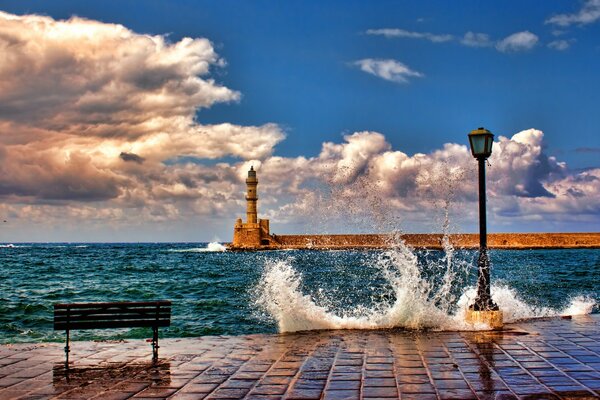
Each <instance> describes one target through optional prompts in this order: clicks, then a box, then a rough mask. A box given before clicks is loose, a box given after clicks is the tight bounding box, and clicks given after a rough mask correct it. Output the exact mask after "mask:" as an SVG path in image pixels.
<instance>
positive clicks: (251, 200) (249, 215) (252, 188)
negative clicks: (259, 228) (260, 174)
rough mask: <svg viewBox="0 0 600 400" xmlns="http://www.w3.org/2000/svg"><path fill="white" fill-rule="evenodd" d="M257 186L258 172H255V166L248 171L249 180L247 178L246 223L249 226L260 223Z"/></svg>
mask: <svg viewBox="0 0 600 400" xmlns="http://www.w3.org/2000/svg"><path fill="white" fill-rule="evenodd" d="M257 186H258V179H256V171H255V170H254V166H251V167H250V171H248V178H246V222H247V223H249V224H256V223H257V222H258V213H257V211H256V205H257V204H256V203H258V194H257V193H256V187H257Z"/></svg>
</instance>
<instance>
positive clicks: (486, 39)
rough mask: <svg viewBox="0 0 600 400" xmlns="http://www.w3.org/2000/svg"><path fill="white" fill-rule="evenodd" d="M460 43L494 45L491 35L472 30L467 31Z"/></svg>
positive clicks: (472, 45) (482, 45) (479, 45)
mask: <svg viewBox="0 0 600 400" xmlns="http://www.w3.org/2000/svg"><path fill="white" fill-rule="evenodd" d="M460 43H461V44H463V45H465V46H468V47H489V46H492V45H493V43H492V41H491V40H490V35H488V34H485V33H475V32H470V31H469V32H467V33H465V36H464V37H463V38H462V40H461V41H460Z"/></svg>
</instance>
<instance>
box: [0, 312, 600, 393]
mask: <svg viewBox="0 0 600 400" xmlns="http://www.w3.org/2000/svg"><path fill="white" fill-rule="evenodd" d="M508 328H510V329H511V330H510V331H505V332H489V333H476V332H439V333H435V332H421V333H415V332H405V331H325V332H311V333H301V334H288V335H250V336H233V337H201V338H197V339H165V340H161V342H160V344H161V349H160V361H159V363H158V364H157V365H155V366H153V365H152V363H151V360H150V358H151V349H150V345H149V343H146V342H145V341H142V340H128V341H126V342H114V343H113V342H72V343H71V347H72V353H71V360H72V361H73V365H72V368H71V372H70V373H69V374H67V373H66V372H65V369H64V366H63V362H64V358H63V357H64V354H63V349H62V347H63V344H60V343H45V344H29V345H23V344H18V345H2V346H0V399H13V398H22V399H47V398H61V399H63V398H64V399H87V398H96V399H108V400H110V399H125V398H134V399H143V398H146V399H150V398H151V399H157V398H172V399H204V398H207V399H240V398H248V399H359V398H364V399H367V398H371V399H382V398H402V399H407V400H408V399H575V398H577V399H585V398H600V329H599V328H600V316H599V315H592V316H582V317H574V318H573V319H548V320H538V321H535V322H528V323H521V324H514V325H510V326H508Z"/></svg>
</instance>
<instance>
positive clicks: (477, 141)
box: [469, 135, 485, 156]
mask: <svg viewBox="0 0 600 400" xmlns="http://www.w3.org/2000/svg"><path fill="white" fill-rule="evenodd" d="M469 139H471V147H472V150H473V154H474V155H476V156H478V155H481V154H484V153H485V135H472V136H470V137H469Z"/></svg>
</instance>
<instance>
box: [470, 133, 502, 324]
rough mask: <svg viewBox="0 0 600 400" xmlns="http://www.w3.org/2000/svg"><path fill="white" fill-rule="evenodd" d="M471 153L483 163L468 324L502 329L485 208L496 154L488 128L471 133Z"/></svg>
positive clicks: (480, 163) (481, 166)
mask: <svg viewBox="0 0 600 400" xmlns="http://www.w3.org/2000/svg"><path fill="white" fill-rule="evenodd" d="M469 143H470V145H471V153H472V154H473V157H475V158H476V159H477V163H478V164H479V258H478V260H477V266H478V270H479V271H478V276H477V297H476V298H475V303H473V304H472V305H471V306H469V310H468V312H467V321H468V322H471V323H475V322H480V323H486V324H488V325H490V327H492V328H493V329H499V328H501V327H502V312H501V311H500V309H499V308H498V306H497V305H496V304H495V303H494V301H493V300H492V295H491V291H490V259H489V257H488V253H487V221H486V208H485V161H486V160H487V159H488V157H489V156H490V155H491V154H492V144H493V143H494V135H493V134H492V132H490V131H488V130H487V129H485V128H478V129H475V130H474V131H471V133H469Z"/></svg>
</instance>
